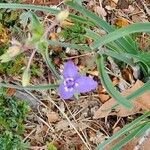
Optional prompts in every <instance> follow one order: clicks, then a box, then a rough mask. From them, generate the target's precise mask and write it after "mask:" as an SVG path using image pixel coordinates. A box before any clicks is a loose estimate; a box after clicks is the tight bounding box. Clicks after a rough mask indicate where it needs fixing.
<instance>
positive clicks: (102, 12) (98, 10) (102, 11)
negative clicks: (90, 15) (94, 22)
mask: <svg viewBox="0 0 150 150" xmlns="http://www.w3.org/2000/svg"><path fill="white" fill-rule="evenodd" d="M94 11H95V12H96V13H97V14H98V15H99V16H101V17H105V16H106V15H107V12H106V11H105V9H104V8H103V7H100V6H95V7H94Z"/></svg>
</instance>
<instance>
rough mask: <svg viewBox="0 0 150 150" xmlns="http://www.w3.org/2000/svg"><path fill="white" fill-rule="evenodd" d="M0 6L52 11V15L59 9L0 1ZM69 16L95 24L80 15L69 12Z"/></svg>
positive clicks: (82, 21) (88, 23)
mask: <svg viewBox="0 0 150 150" xmlns="http://www.w3.org/2000/svg"><path fill="white" fill-rule="evenodd" d="M0 8H4V9H28V10H29V9H30V10H35V11H36V10H38V11H43V12H48V13H52V14H54V15H57V14H58V13H59V12H60V10H59V9H54V8H51V7H49V6H40V5H31V4H30V5H29V4H18V3H9V4H8V3H0ZM69 17H71V18H72V19H73V20H76V21H78V22H81V23H86V24H87V25H91V26H95V25H94V23H93V22H91V21H89V20H87V19H85V18H83V17H80V16H76V15H74V14H71V13H70V14H69Z"/></svg>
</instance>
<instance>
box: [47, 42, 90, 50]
mask: <svg viewBox="0 0 150 150" xmlns="http://www.w3.org/2000/svg"><path fill="white" fill-rule="evenodd" d="M48 44H49V45H53V46H58V45H59V46H61V47H69V48H73V49H78V50H83V51H91V49H90V47H88V46H86V45H79V44H70V43H65V42H59V41H52V40H48Z"/></svg>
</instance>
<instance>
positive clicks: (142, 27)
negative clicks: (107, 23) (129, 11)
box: [91, 23, 150, 49]
mask: <svg viewBox="0 0 150 150" xmlns="http://www.w3.org/2000/svg"><path fill="white" fill-rule="evenodd" d="M136 32H147V33H149V32H150V23H136V24H131V25H129V26H127V27H124V28H120V29H118V30H116V31H113V32H111V33H109V34H107V35H104V36H103V37H101V38H100V39H99V40H97V41H95V42H94V43H93V44H92V46H91V48H92V49H96V48H98V47H100V46H102V45H105V44H107V43H109V42H112V41H114V40H117V39H119V38H121V37H123V36H126V35H129V34H131V33H136Z"/></svg>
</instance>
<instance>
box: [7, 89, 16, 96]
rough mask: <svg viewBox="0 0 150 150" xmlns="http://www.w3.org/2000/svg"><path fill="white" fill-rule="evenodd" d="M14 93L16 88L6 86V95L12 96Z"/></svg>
mask: <svg viewBox="0 0 150 150" xmlns="http://www.w3.org/2000/svg"><path fill="white" fill-rule="evenodd" d="M15 93H16V89H12V88H8V89H7V90H6V95H7V96H13V95H14V94H15Z"/></svg>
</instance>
